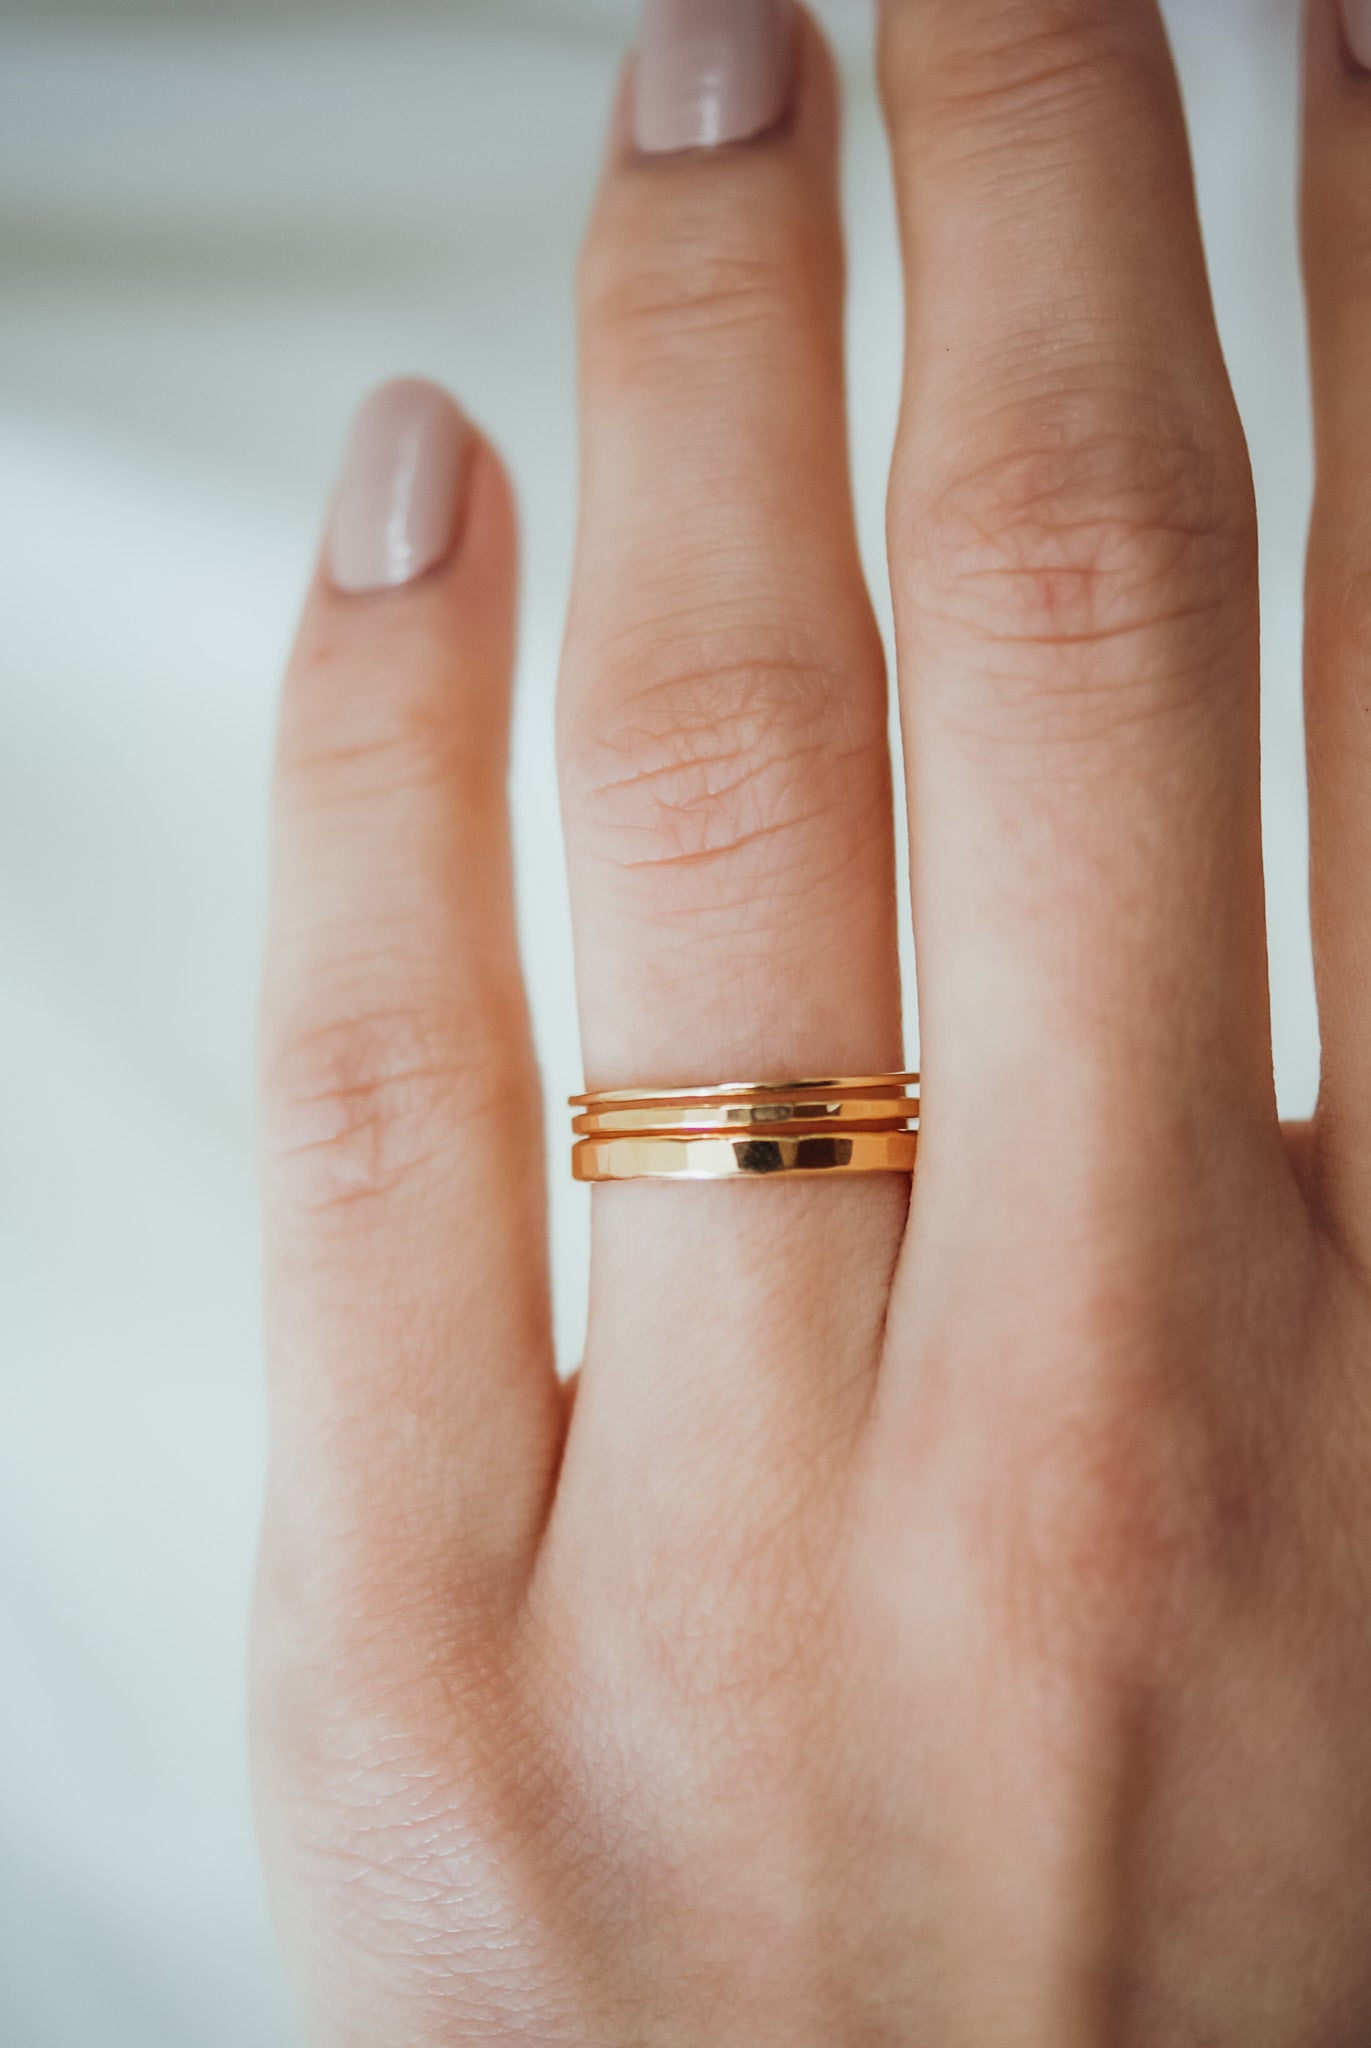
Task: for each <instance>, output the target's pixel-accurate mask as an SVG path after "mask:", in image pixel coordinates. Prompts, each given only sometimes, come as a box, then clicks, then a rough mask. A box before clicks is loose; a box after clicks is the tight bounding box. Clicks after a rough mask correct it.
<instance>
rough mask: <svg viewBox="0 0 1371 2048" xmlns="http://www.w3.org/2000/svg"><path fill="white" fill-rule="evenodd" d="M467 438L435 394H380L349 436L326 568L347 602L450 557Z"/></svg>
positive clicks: (419, 387) (451, 409) (405, 387)
mask: <svg viewBox="0 0 1371 2048" xmlns="http://www.w3.org/2000/svg"><path fill="white" fill-rule="evenodd" d="M470 445H471V430H470V428H469V427H468V425H467V423H466V421H465V419H464V418H463V417H462V414H461V412H460V411H459V410H458V408H457V406H456V405H454V403H453V401H452V400H451V399H450V398H449V397H448V395H447V393H446V392H445V391H441V390H440V389H439V388H438V386H437V385H436V384H427V383H424V382H423V381H422V380H421V379H420V378H417V377H402V378H398V379H397V380H396V381H395V382H394V383H393V384H383V385H382V386H381V388H380V390H379V391H374V392H373V393H372V394H371V396H370V398H368V399H367V400H366V401H365V403H364V404H363V405H362V407H361V409H360V411H359V412H358V414H357V417H356V419H355V420H354V422H353V426H352V436H351V439H350V440H349V442H348V450H347V455H346V458H345V460H344V463H343V472H342V476H341V478H340V480H339V484H338V489H337V492H336V494H335V496H334V500H333V513H332V518H331V520H330V523H329V535H328V568H329V575H330V577H331V579H332V582H333V584H334V587H335V588H336V589H338V590H341V591H344V592H346V593H348V594H349V595H360V594H363V593H365V592H368V591H377V590H396V589H398V588H400V587H401V586H402V585H403V584H406V583H413V582H414V581H415V579H416V578H417V577H419V576H422V575H423V574H424V573H425V571H426V570H429V569H433V568H436V567H437V566H438V564H439V563H440V562H443V561H446V559H447V557H448V556H449V555H450V554H451V552H452V549H453V545H454V543H455V541H456V538H457V528H458V524H459V521H460V519H461V512H462V499H463V495H464V490H465V484H466V473H467V459H468V456H469V453H470Z"/></svg>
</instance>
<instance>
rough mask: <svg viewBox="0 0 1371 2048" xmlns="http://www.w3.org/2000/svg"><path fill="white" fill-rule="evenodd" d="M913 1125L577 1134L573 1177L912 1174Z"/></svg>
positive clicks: (915, 1136)
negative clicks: (795, 1133)
mask: <svg viewBox="0 0 1371 2048" xmlns="http://www.w3.org/2000/svg"><path fill="white" fill-rule="evenodd" d="M918 1148H919V1138H918V1133H917V1132H916V1131H865V1132H858V1133H856V1134H855V1135H853V1136H851V1137H839V1136H836V1135H830V1134H829V1133H827V1132H820V1133H814V1134H811V1135H809V1136H807V1137H801V1138H797V1137H785V1138H770V1137H768V1138H754V1137H734V1138H719V1137H708V1138H700V1137H695V1138H583V1139H582V1141H581V1142H580V1144H579V1145H575V1146H573V1147H572V1152H571V1171H572V1174H573V1176H574V1178H575V1179H576V1180H581V1181H591V1182H596V1181H615V1180H777V1179H781V1178H786V1179H795V1178H799V1177H801V1176H805V1177H809V1178H813V1177H814V1176H815V1175H819V1174H823V1175H833V1174H851V1173H912V1172H913V1171H914V1161H915V1156H916V1154H917V1152H918Z"/></svg>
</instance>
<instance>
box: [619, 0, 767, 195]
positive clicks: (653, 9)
mask: <svg viewBox="0 0 1371 2048" xmlns="http://www.w3.org/2000/svg"><path fill="white" fill-rule="evenodd" d="M794 82H795V10H794V8H793V6H792V5H791V0H646V5H645V7H644V9H643V19H642V28H641V31H640V33H639V38H638V62H637V68H636V74H635V81H634V127H635V131H636V139H637V143H638V147H639V149H641V150H645V151H646V152H647V153H648V154H650V155H654V156H655V155H664V154H666V153H668V152H669V151H672V150H680V149H715V148H717V147H718V146H719V145H720V144H721V143H725V142H747V141H749V140H750V139H751V138H752V137H753V136H755V135H762V134H764V133H765V132H766V130H767V129H768V128H774V127H775V125H776V123H777V122H778V121H779V120H780V119H781V118H782V116H783V115H784V114H785V113H786V111H787V109H788V108H789V105H790V99H791V93H792V91H793V88H794Z"/></svg>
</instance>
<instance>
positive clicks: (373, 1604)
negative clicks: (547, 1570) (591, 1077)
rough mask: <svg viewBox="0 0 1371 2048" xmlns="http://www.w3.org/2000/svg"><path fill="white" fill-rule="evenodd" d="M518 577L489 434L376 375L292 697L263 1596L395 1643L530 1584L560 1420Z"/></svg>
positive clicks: (470, 1618) (273, 1018) (279, 836)
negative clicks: (534, 1015) (519, 872)
mask: <svg viewBox="0 0 1371 2048" xmlns="http://www.w3.org/2000/svg"><path fill="white" fill-rule="evenodd" d="M515 579H516V540H515V522H514V512H513V506H512V502H511V497H510V492H509V487H508V484H507V482H506V479H505V476H504V473H503V471H502V469H501V467H500V465H499V463H498V461H497V460H496V458H495V456H494V455H493V453H492V452H491V450H490V449H489V448H488V447H487V446H486V444H485V443H484V442H482V441H481V440H480V439H479V438H478V437H477V436H476V435H475V434H474V433H473V432H472V431H471V430H470V429H469V428H468V427H467V425H466V423H465V422H464V420H463V418H462V416H461V414H460V413H459V412H458V411H457V408H456V407H455V406H454V405H453V404H452V402H451V400H450V399H448V398H447V397H446V396H445V394H443V393H442V392H440V391H438V390H436V389H435V388H434V387H432V386H430V385H426V384H420V383H415V382H404V383H399V384H394V385H390V386H387V387H385V388H384V389H383V390H382V391H380V392H378V393H377V394H376V395H375V396H374V397H373V398H372V399H371V400H370V401H369V402H368V404H367V405H366V406H365V407H364V408H363V411H362V413H361V414H360V416H359V419H358V423H357V426H356V429H355V432H354V436H353V441H352V446H351V449H350V452H349V459H348V464H347V467H346V469H345V472H344V477H343V482H342V484H341V486H340V488H339V492H338V495H337V498H336V500H335V506H334V514H333V525H332V531H331V535H330V541H329V545H328V547H327V548H326V550H325V556H324V560H323V562H322V564H321V567H320V571H319V573H318V575H317V577H316V580H315V583H314V587H313V589H312V591H311V593H310V596H309V600H308V604H307V608H306V612H305V618H304V622H303V626H302V629H301V633H300V637H299V641H298V644H297V647H296V651H295V654H294V657H293V659H292V662H291V666H290V672H289V675H288V678H287V682H286V687H285V696H284V703H283V709H282V719H281V741H280V753H279V763H278V778H277V806H276V846H275V876H274V889H273V916H272V929H271V939H270V947H269V956H268V967H267V981H266V995H265V1006H264V1060H263V1076H264V1090H263V1094H264V1141H265V1142H264V1154H265V1188H266V1209H267V1229H268V1340H269V1343H268V1348H269V1375H270V1404H271V1438H272V1457H271V1476H270V1483H269V1489H268V1511H267V1524H266V1539H265V1544H264V1552H263V1572H262V1594H263V1600H262V1606H263V1607H264V1608H265V1625H266V1627H267V1629H268V1630H270V1628H271V1626H272V1624H273V1623H275V1624H276V1625H277V1627H278V1629H279V1627H280V1625H281V1624H282V1623H284V1624H285V1627H286V1631H287V1634H288V1636H289V1637H290V1638H292V1639H295V1640H299V1639H300V1638H302V1637H303V1639H304V1640H305V1641H306V1642H308V1641H310V1640H317V1637H318V1634H319V1631H320V1630H323V1631H325V1632H328V1631H332V1630H334V1629H336V1628H337V1626H338V1625H339V1621H340V1618H345V1625H346V1626H348V1627H350V1628H356V1629H357V1630H359V1631H360V1633H361V1636H362V1638H363V1639H364V1640H369V1641H377V1642H379V1643H382V1644H385V1645H387V1648H386V1654H387V1656H393V1654H394V1646H393V1641H392V1639H391V1632H392V1629H393V1626H394V1625H396V1624H398V1625H399V1626H400V1627H401V1628H403V1629H405V1630H407V1631H409V1632H411V1633H413V1632H416V1631H417V1632H418V1633H419V1634H421V1635H422V1636H423V1637H424V1638H425V1639H427V1640H432V1638H433V1636H434V1634H435V1633H442V1634H446V1633H447V1632H448V1631H450V1630H452V1629H453V1628H454V1627H455V1628H461V1627H462V1626H464V1625H465V1624H466V1623H468V1622H471V1623H476V1622H478V1621H480V1620H482V1619H485V1618H491V1619H493V1618H495V1616H496V1615H497V1614H498V1612H499V1610H500V1609H501V1607H502V1606H503V1605H504V1603H505V1601H506V1600H507V1599H508V1598H509V1597H510V1596H511V1594H512V1593H514V1592H517V1589H518V1587H519V1585H520V1583H521V1580H522V1577H523V1575H524V1573H525V1572H526V1570H527V1569H528V1568H529V1567H530V1565H531V1562H532V1556H533V1551H534V1549H535V1547H536V1544H537V1540H538V1535H539V1531H540V1528H541V1521H542V1517H543V1513H544V1510H545V1505H546V1500H547V1495H548V1489H549V1485H550V1475H551V1473H552V1470H553V1466H554V1461H555V1458H556V1454H557V1448H558V1442H559V1437H560V1429H561V1412H562V1410H561V1401H560V1396H559V1393H558V1389H557V1382H556V1376H555V1372H554V1368H553V1362H552V1356H551V1344H550V1337H549V1317H548V1302H547V1280H546V1270H545V1242H544V1219H543V1177H542V1162H541V1156H540V1114H539V1105H538V1086H537V1078H536V1074H535V1070H534V1062H533V1054H532V1049H531V1043H530V1035H529V1027H528V1019H527V1014H526V1010H525V1005H524V994H523V988H522V984H521V978H520V971H519V964H518V959H517V953H516V941H515V925H514V910H513V892H512V885H511V856H510V843H509V831H508V818H507V811H506V797H505V767H506V755H507V747H508V718H509V690H510V676H511V667H512V641H513V620H514V606H515ZM262 1619H263V1617H262V1615H261V1613H260V1612H259V1621H261V1620H262ZM335 1651H336V1645H334V1644H332V1642H331V1640H330V1654H331V1655H332V1654H334V1653H335Z"/></svg>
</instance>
